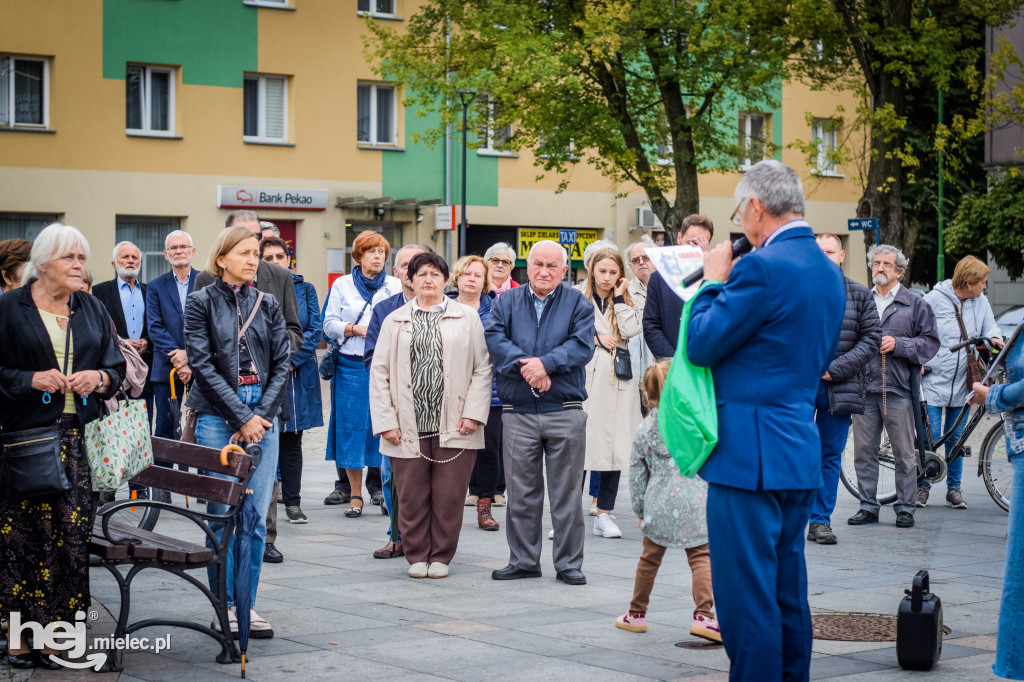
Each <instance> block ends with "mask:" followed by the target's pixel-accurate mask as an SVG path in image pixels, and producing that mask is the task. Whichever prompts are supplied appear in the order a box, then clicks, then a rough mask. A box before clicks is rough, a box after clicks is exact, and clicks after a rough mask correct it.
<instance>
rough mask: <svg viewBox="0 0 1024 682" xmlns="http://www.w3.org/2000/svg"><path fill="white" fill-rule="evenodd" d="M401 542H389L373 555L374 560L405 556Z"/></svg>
mask: <svg viewBox="0 0 1024 682" xmlns="http://www.w3.org/2000/svg"><path fill="white" fill-rule="evenodd" d="M404 555H405V550H404V549H402V543H401V542H389V543H388V544H386V545H384V546H383V547H381V548H380V549H378V550H377V551H376V552H374V553H373V558H374V559H394V558H395V557H396V556H404Z"/></svg>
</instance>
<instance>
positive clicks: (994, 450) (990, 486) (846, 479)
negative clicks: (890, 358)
mask: <svg viewBox="0 0 1024 682" xmlns="http://www.w3.org/2000/svg"><path fill="white" fill-rule="evenodd" d="M1016 337H1017V334H1016V333H1015V334H1014V335H1013V337H1011V339H1010V341H1009V342H1008V344H1007V345H1009V343H1012V342H1013V341H1014V340H1015V339H1016ZM979 345H980V346H984V347H985V348H986V349H987V350H988V351H989V352H990V353H992V354H993V355H994V354H996V353H998V350H997V349H995V348H994V347H993V346H992V343H991V342H990V341H989V339H987V338H973V339H968V340H967V341H963V342H961V343H958V344H955V345H953V346H950V347H949V350H950V351H951V352H957V351H959V350H961V349H963V348H968V349H969V350H968V352H971V353H973V354H975V355H976V356H977V355H978V349H977V346H979ZM992 370H996V371H992ZM992 370H990V372H989V376H995V375H996V374H998V370H999V368H998V367H997V366H996V365H995V363H994V364H993V367H992ZM915 379H916V377H915ZM919 381H920V380H919V379H918V382H919ZM915 383H917V382H915ZM911 388H912V392H913V393H914V394H915V395H917V396H919V395H920V390H918V389H917V388H915V387H914V386H912V387H911ZM916 402H917V408H918V409H917V411H916V414H915V419H914V422H915V431H916V434H917V438H916V441H915V445H916V446H917V450H918V463H917V471H918V476H917V482H918V485H920V484H921V483H925V482H927V483H930V484H932V485H935V484H936V483H941V482H942V481H943V480H944V479H945V478H946V471H947V469H948V467H949V464H950V463H951V462H953V461H954V460H956V459H957V458H959V457H965V458H966V457H970V456H971V447H970V446H969V445H966V443H967V439H968V438H970V436H971V434H972V433H973V432H974V430H975V429H976V428H977V427H978V425H979V424H980V423H981V421H982V419H983V418H984V417H985V414H986V413H985V410H984V408H983V407H981V406H979V407H978V408H977V409H976V410H975V411H974V415H973V416H971V417H970V419H969V421H968V422H967V426H966V427H965V428H964V432H963V434H961V436H960V438H958V439H957V441H956V442H955V443H954V444H953V446H952V448H951V449H950V452H949V454H948V455H945V456H943V455H940V454H938V449H939V447H940V446H942V445H944V444H945V443H946V442H947V441H948V440H949V439H950V437H951V435H952V434H953V433H954V432H955V431H956V429H957V427H959V426H960V423H961V422H962V421H963V420H964V418H965V417H966V416H967V415H968V414H969V413H970V408H971V405H970V404H967V405H964V407H963V408H962V409H961V410H960V413H959V414H958V415H957V418H956V420H955V421H954V422H953V425H952V426H951V427H950V428H949V430H948V431H946V433H944V434H942V436H941V437H940V438H939V439H938V440H935V439H933V438H932V430H931V425H930V421H929V419H928V404H927V403H926V402H924V401H923V400H920V399H919V398H918V399H917V401H916ZM922 445H923V446H922ZM978 476H979V477H981V479H982V480H983V481H984V482H985V489H986V490H988V494H989V495H990V496H991V497H992V499H993V501H995V503H996V504H997V505H999V507H1001V508H1002V509H1003V510H1004V511H1009V510H1010V489H1011V487H1012V484H1013V469H1012V467H1011V466H1010V460H1009V459H1008V458H1007V455H1006V439H1005V438H1004V437H1003V418H1002V416H1001V415H1000V416H999V418H998V421H997V422H996V423H995V424H993V425H992V428H990V429H989V431H988V433H987V434H985V438H984V440H983V441H982V445H981V454H980V455H979V457H978ZM839 478H840V480H841V481H842V482H843V485H844V486H845V488H846V489H847V490H848V491H849V492H850V494H851V495H853V496H854V497H859V488H858V486H857V474H856V469H855V468H854V457H853V433H852V428H851V433H850V434H849V436H848V437H847V441H846V448H845V449H844V450H843V456H842V460H841V462H840V477H839ZM877 498H878V502H879V503H880V504H891V503H892V502H895V501H896V458H895V456H894V455H893V454H892V446H891V445H890V444H889V439H888V437H887V434H886V433H885V430H884V429H883V430H882V440H881V444H880V445H879V450H878V491H877Z"/></svg>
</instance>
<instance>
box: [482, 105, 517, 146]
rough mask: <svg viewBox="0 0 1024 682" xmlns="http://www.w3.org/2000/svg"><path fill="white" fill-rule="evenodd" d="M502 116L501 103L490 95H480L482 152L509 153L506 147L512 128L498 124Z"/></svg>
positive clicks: (508, 125)
mask: <svg viewBox="0 0 1024 682" xmlns="http://www.w3.org/2000/svg"><path fill="white" fill-rule="evenodd" d="M501 114H502V108H501V103H500V102H496V101H495V100H494V99H493V98H492V97H491V96H490V95H486V94H484V95H480V121H481V124H480V126H479V132H478V139H479V145H480V151H486V152H494V153H508V150H507V149H506V148H505V147H506V145H507V144H508V141H509V139H510V138H511V137H512V126H511V125H510V124H505V125H498V124H497V120H498V119H499V118H501Z"/></svg>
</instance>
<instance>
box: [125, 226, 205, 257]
mask: <svg viewBox="0 0 1024 682" xmlns="http://www.w3.org/2000/svg"><path fill="white" fill-rule="evenodd" d="M174 237H184V238H185V239H187V240H188V245H189V246H191V247H193V248H194V247H195V244H194V243H193V242H192V235H190V234H189V233H188V232H186V231H185V230H174V231H173V232H168V233H167V236H166V237H164V251H166V250H167V243H168V242H169V241H171V239H173V238H174ZM114 260H117V259H116V258H115V259H114Z"/></svg>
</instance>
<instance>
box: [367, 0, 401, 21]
mask: <svg viewBox="0 0 1024 682" xmlns="http://www.w3.org/2000/svg"><path fill="white" fill-rule="evenodd" d="M396 1H397V0H359V7H358V9H359V12H360V13H361V14H371V15H373V16H385V17H393V16H395V3H396Z"/></svg>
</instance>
